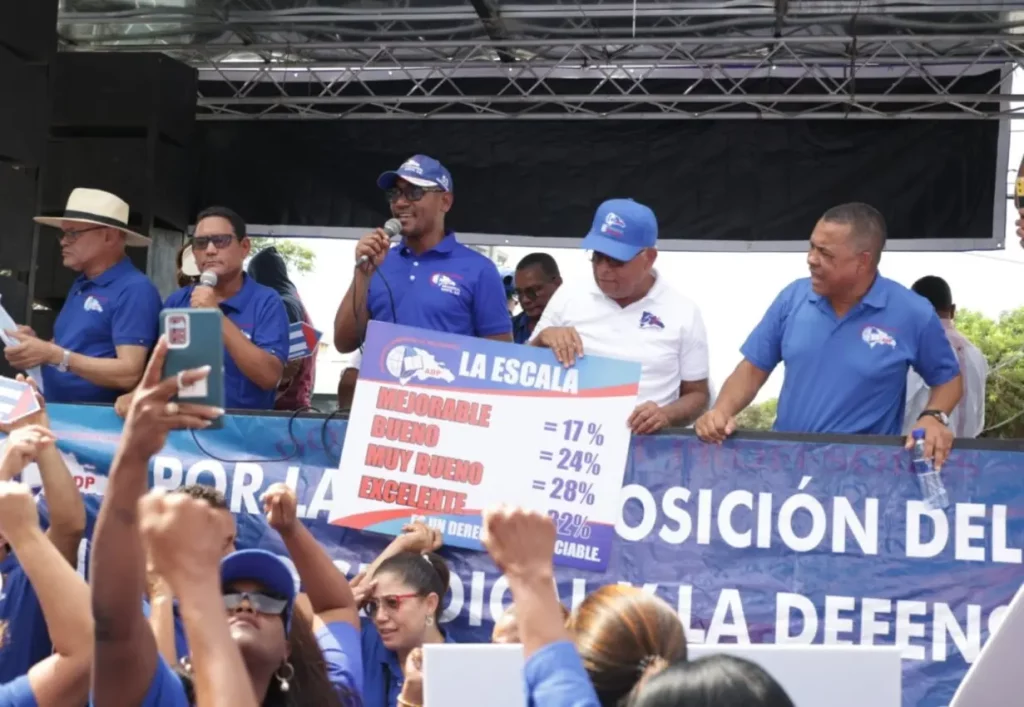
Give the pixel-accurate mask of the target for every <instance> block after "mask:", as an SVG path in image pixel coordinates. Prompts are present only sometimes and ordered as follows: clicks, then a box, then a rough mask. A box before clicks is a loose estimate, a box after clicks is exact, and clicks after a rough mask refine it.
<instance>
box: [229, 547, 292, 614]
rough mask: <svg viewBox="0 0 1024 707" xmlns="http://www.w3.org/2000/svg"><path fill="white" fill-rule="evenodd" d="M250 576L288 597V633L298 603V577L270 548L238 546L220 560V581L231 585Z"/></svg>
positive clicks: (283, 596)
mask: <svg viewBox="0 0 1024 707" xmlns="http://www.w3.org/2000/svg"><path fill="white" fill-rule="evenodd" d="M245 580H248V581H250V582H256V583H258V584H260V585H261V586H263V587H264V588H265V589H267V590H269V591H271V592H273V593H274V594H276V595H278V596H279V597H281V598H283V599H286V600H287V601H288V605H287V608H286V609H285V616H284V621H285V633H287V632H288V630H289V629H290V627H291V618H292V610H293V609H294V606H295V579H294V578H293V577H292V572H291V570H289V569H288V565H286V564H285V563H284V562H283V561H282V560H281V558H280V557H278V556H277V555H275V554H274V553H272V552H268V551H266V550H236V551H235V552H232V553H231V554H230V555H228V556H227V557H225V558H224V559H223V560H221V562H220V583H221V586H224V587H227V586H230V585H231V584H234V583H235V582H240V581H245Z"/></svg>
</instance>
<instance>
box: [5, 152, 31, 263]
mask: <svg viewBox="0 0 1024 707" xmlns="http://www.w3.org/2000/svg"><path fill="white" fill-rule="evenodd" d="M37 174H38V172H37V170H35V169H29V168H27V167H23V166H21V165H18V164H13V163H3V162H0V270H12V271H14V272H15V273H19V272H27V271H28V269H29V263H30V262H31V260H32V228H33V227H34V225H35V224H34V223H33V222H32V217H33V216H35V215H36V213H35V211H36V177H37Z"/></svg>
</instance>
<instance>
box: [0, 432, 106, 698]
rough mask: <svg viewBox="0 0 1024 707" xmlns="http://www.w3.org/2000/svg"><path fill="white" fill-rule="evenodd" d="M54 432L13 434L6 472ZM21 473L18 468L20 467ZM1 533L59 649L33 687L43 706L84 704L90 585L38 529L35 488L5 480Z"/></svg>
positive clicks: (32, 675)
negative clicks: (33, 493) (30, 588)
mask: <svg viewBox="0 0 1024 707" xmlns="http://www.w3.org/2000/svg"><path fill="white" fill-rule="evenodd" d="M53 443H54V438H53V436H52V435H51V434H50V433H49V432H48V431H47V430H44V429H43V428H41V427H33V428H26V429H23V430H19V431H16V432H14V433H12V435H11V437H10V438H9V439H8V443H7V447H6V448H5V450H4V457H3V461H2V462H0V463H2V466H3V467H4V472H5V473H4V476H7V475H8V474H9V473H10V472H11V471H12V470H13V469H17V471H20V470H21V469H23V468H24V467H25V465H26V464H27V463H28V462H29V461H31V460H32V458H37V457H38V452H39V451H40V450H42V449H43V448H45V447H51V446H53ZM15 473H17V472H15ZM0 532H2V533H3V535H4V537H5V538H6V539H7V542H8V543H10V545H11V547H12V548H13V549H14V552H15V553H16V554H17V556H18V560H19V561H20V563H21V567H22V569H23V570H24V572H25V575H26V576H27V577H28V579H29V582H31V583H32V588H33V589H34V590H35V593H36V596H37V597H38V599H39V605H40V607H41V608H42V612H43V618H44V619H45V620H46V628H47V630H48V631H49V634H50V639H51V641H52V642H53V649H54V654H53V655H52V656H50V657H49V658H46V659H45V660H43V661H41V662H39V663H37V664H36V665H34V666H32V668H31V669H30V670H29V672H28V681H29V686H30V687H31V689H32V694H33V695H34V697H35V700H36V704H37V705H39V707H62V706H63V705H69V704H82V703H84V702H85V700H86V698H87V696H88V692H89V667H90V665H91V664H92V643H93V632H92V631H93V627H92V616H91V614H90V612H89V588H88V587H87V586H86V584H85V581H84V580H83V579H82V578H81V577H80V576H79V575H78V573H77V572H76V571H75V569H74V567H73V566H72V565H69V564H68V563H67V561H66V560H65V559H64V558H63V557H62V556H61V554H60V552H58V551H57V548H56V547H54V545H53V544H52V543H51V542H50V541H49V540H48V539H47V538H46V535H45V534H44V533H43V531H42V530H41V529H40V528H39V515H38V512H37V510H36V505H35V501H34V499H33V498H32V493H31V491H30V489H29V488H28V487H27V486H25V485H24V484H21V483H17V482H13V481H0Z"/></svg>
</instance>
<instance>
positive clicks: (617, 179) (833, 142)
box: [194, 88, 998, 241]
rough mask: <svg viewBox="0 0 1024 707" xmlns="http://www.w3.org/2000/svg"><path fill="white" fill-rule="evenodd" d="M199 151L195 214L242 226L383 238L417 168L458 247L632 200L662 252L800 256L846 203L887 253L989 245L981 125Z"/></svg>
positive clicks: (594, 129) (268, 139) (458, 130)
mask: <svg viewBox="0 0 1024 707" xmlns="http://www.w3.org/2000/svg"><path fill="white" fill-rule="evenodd" d="M963 90H968V89H966V88H965V89H963ZM199 142H200V145H199V149H200V159H199V160H198V164H199V174H198V175H197V179H196V187H197V193H196V194H195V204H194V205H195V207H196V208H197V209H198V208H200V207H202V206H207V205H210V204H223V205H226V206H230V207H232V208H234V209H236V210H238V211H239V212H240V213H241V214H242V216H243V217H244V218H245V219H246V220H247V221H248V222H249V223H259V224H267V225H277V224H288V225H297V226H367V225H371V224H380V223H383V222H384V221H385V220H386V219H387V217H388V212H387V205H386V203H385V201H384V199H383V196H382V194H381V193H380V191H379V190H378V189H377V187H376V185H375V180H376V177H377V175H378V174H379V173H380V172H382V171H384V170H386V169H394V168H397V167H398V166H399V164H401V163H402V162H403V161H404V160H405V159H406V158H407V157H409V156H410V155H412V154H415V153H425V154H428V155H431V156H432V157H435V158H437V159H439V160H441V161H442V162H443V163H444V164H445V166H447V167H448V169H449V170H451V172H452V177H453V179H454V182H455V206H454V208H453V211H452V214H451V215H450V219H449V225H450V226H451V227H453V228H454V229H456V230H457V231H464V232H477V233H501V234H514V235H529V236H543V237H575V238H579V237H581V236H582V235H583V234H584V233H585V232H586V231H587V229H588V228H589V225H590V220H591V218H592V216H593V211H594V209H595V207H596V206H597V205H598V204H599V203H600V202H601V201H602V200H604V199H608V198H612V197H631V198H634V199H636V200H638V201H640V202H643V203H645V204H647V205H649V206H651V207H652V208H653V209H654V211H655V213H656V214H657V215H658V220H659V223H660V229H661V237H662V238H663V239H685V240H695V239H702V240H703V239H707V240H729V241H802V240H805V239H806V238H807V237H808V235H809V234H810V231H811V228H812V227H813V225H814V222H815V221H816V220H817V218H818V217H819V216H820V215H821V213H822V212H823V211H825V210H826V209H827V208H829V207H830V206H834V205H836V204H839V203H842V202H847V201H864V202H867V203H869V204H872V205H874V206H875V207H877V208H878V209H880V210H881V211H882V213H883V214H884V215H885V217H886V219H887V220H888V222H889V235H890V238H899V239H920V238H929V239H952V238H973V239H989V238H992V235H993V234H992V229H993V202H994V195H995V192H994V190H995V188H996V184H995V165H996V151H997V142H998V123H997V122H996V121H988V120H985V121H982V120H977V121H971V120H964V121H952V120H944V121H928V120H906V121H897V120H893V121H835V120H832V121H803V120H786V121H746V120H724V121H713V120H695V121H618V122H616V121H607V122H605V121H523V122H516V121H501V122H496V121H404V120H403V121H372V120H368V121H337V122H316V121H314V122H285V121H282V122H270V121H268V122H263V123H259V122H237V123H226V122H203V123H200V137H199Z"/></svg>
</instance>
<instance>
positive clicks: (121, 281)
mask: <svg viewBox="0 0 1024 707" xmlns="http://www.w3.org/2000/svg"><path fill="white" fill-rule="evenodd" d="M159 319H160V293H159V292H157V289H156V286H155V285H154V284H153V283H152V282H150V281H149V278H148V277H146V276H145V275H144V274H143V273H142V272H140V271H139V269H138V268H136V267H135V266H134V265H132V261H131V260H129V259H128V258H127V257H125V258H122V259H121V261H120V262H118V263H117V265H114V266H113V267H111V268H108V269H107V270H105V271H103V272H102V273H100V274H99V275H97V276H96V277H95V278H93V279H91V280H90V279H89V278H87V277H86V276H85V275H79V276H78V277H77V278H76V279H75V281H74V283H73V284H72V285H71V290H70V291H69V292H68V298H67V300H65V302H64V306H63V307H61V310H60V314H58V315H57V321H56V322H55V323H54V326H53V340H54V341H55V342H56V343H57V345H58V346H60V347H61V348H64V349H67V350H68V351H72V352H74V353H78V354H82V355H83V356H89V357H91V358H117V348H116V347H118V346H143V347H145V348H146V349H151V348H153V345H154V344H155V343H156V339H157V336H158V335H159V331H160V321H159ZM43 390H44V393H45V395H46V402H48V403H112V402H114V401H115V400H116V399H117V396H118V395H120V394H121V393H123V392H124V391H122V390H112V389H110V388H101V387H99V386H98V385H93V384H92V383H90V382H89V381H87V380H86V379H85V378H81V377H79V376H77V375H75V374H74V373H71V372H70V371H68V372H67V373H61V372H60V371H59V370H57V368H56V367H54V366H45V367H44V368H43Z"/></svg>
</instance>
